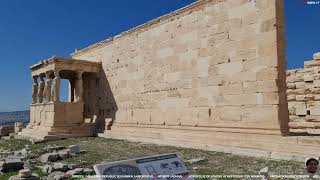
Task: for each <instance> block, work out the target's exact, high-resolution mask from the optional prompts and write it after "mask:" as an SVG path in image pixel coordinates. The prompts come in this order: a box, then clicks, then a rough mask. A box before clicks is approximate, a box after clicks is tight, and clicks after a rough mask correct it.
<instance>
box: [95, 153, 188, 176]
mask: <svg viewBox="0 0 320 180" xmlns="http://www.w3.org/2000/svg"><path fill="white" fill-rule="evenodd" d="M93 168H94V170H95V172H96V175H97V177H98V178H99V179H101V180H104V179H109V180H111V179H126V180H133V179H141V178H143V179H148V180H154V179H170V180H173V179H188V180H193V178H191V177H189V175H190V173H189V171H188V169H187V168H186V166H185V165H184V164H183V163H182V161H181V160H180V159H179V157H178V155H177V154H162V155H157V156H150V157H143V158H137V159H129V160H124V161H116V162H110V163H105V164H97V165H94V167H93Z"/></svg>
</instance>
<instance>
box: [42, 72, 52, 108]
mask: <svg viewBox="0 0 320 180" xmlns="http://www.w3.org/2000/svg"><path fill="white" fill-rule="evenodd" d="M46 77H47V79H46V81H45V86H44V102H50V101H51V100H52V98H51V83H52V80H51V79H50V76H49V73H47V74H46Z"/></svg>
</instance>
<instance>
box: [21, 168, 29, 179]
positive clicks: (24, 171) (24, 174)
mask: <svg viewBox="0 0 320 180" xmlns="http://www.w3.org/2000/svg"><path fill="white" fill-rule="evenodd" d="M30 176H32V172H31V171H30V170H29V169H22V170H20V171H19V177H21V178H28V177H30Z"/></svg>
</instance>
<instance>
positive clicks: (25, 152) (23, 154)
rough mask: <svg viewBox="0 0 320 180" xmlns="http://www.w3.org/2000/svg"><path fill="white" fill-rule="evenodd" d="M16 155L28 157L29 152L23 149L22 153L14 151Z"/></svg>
mask: <svg viewBox="0 0 320 180" xmlns="http://www.w3.org/2000/svg"><path fill="white" fill-rule="evenodd" d="M13 154H14V155H17V156H24V157H27V155H28V151H27V149H26V148H23V149H21V150H20V151H14V153H13Z"/></svg>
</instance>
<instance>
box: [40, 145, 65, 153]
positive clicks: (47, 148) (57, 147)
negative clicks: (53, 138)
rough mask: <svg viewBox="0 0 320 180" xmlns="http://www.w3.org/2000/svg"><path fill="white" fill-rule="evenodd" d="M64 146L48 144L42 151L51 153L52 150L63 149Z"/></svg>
mask: <svg viewBox="0 0 320 180" xmlns="http://www.w3.org/2000/svg"><path fill="white" fill-rule="evenodd" d="M63 149H64V147H63V146H56V145H54V146H51V145H48V146H46V147H44V148H43V150H44V152H48V153H52V152H54V151H60V150H63Z"/></svg>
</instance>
